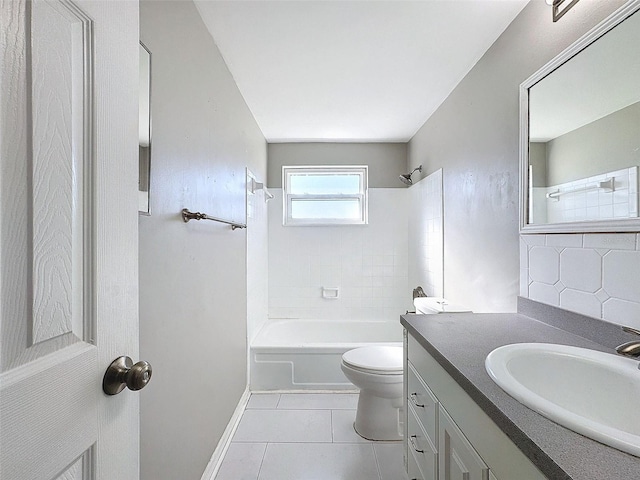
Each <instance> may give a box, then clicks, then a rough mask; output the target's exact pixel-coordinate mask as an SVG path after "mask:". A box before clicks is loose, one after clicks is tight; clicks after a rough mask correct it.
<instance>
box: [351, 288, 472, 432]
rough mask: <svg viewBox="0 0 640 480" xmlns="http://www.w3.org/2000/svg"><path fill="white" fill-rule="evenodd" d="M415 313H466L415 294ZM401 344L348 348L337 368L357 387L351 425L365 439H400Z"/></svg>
mask: <svg viewBox="0 0 640 480" xmlns="http://www.w3.org/2000/svg"><path fill="white" fill-rule="evenodd" d="M413 305H414V306H415V307H416V313H417V314H421V315H431V314H441V313H470V312H471V310H469V309H467V308H464V307H462V306H460V305H452V304H450V303H449V302H448V301H447V300H446V299H444V298H442V297H416V298H414V300H413ZM403 365H404V357H403V351H402V347H392V346H383V345H372V346H369V347H361V348H356V349H354V350H349V351H348V352H346V353H345V354H344V355H342V364H341V365H340V367H341V368H342V371H343V372H344V374H345V376H346V377H347V379H349V381H350V382H351V383H353V384H354V385H355V386H356V387H358V388H359V389H360V396H359V397H358V410H357V412H356V421H355V423H354V425H353V426H354V428H355V430H356V432H357V433H358V435H360V436H361V437H363V438H366V439H367V440H384V441H392V440H402V419H401V408H402V404H403V402H402V383H403V375H404V371H403Z"/></svg>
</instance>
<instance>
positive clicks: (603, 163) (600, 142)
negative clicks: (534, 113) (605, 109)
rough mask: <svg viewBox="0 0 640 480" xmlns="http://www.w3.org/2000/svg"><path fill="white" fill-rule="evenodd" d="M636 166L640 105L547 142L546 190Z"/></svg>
mask: <svg viewBox="0 0 640 480" xmlns="http://www.w3.org/2000/svg"><path fill="white" fill-rule="evenodd" d="M633 165H640V102H639V103H635V104H633V105H630V106H628V107H627V108H623V109H622V110H619V111H617V112H615V113H612V114H611V115H607V116H606V117H604V118H601V119H600V120H597V121H595V122H592V123H589V124H588V125H585V126H584V127H581V128H578V129H576V130H574V131H573V132H569V133H566V134H564V135H562V136H560V137H558V138H554V139H553V140H551V141H549V142H547V171H548V179H547V181H548V182H549V183H548V184H547V186H549V185H558V184H559V183H565V182H571V181H573V180H579V179H581V178H586V177H591V176H594V175H599V174H601V173H606V172H612V171H615V170H620V169H623V168H629V167H631V166H633Z"/></svg>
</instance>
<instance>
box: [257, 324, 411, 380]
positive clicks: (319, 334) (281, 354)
mask: <svg viewBox="0 0 640 480" xmlns="http://www.w3.org/2000/svg"><path fill="white" fill-rule="evenodd" d="M372 344H377V345H397V346H401V345H402V327H401V325H400V322H398V321H395V322H368V321H352V322H347V321H336V320H328V321H322V320H277V321H271V322H268V323H267V324H266V325H265V326H264V327H263V328H262V329H261V330H260V332H259V333H258V335H257V336H256V338H255V340H254V341H253V342H252V344H251V351H250V352H251V353H250V375H251V379H250V383H251V390H253V391H261V390H353V389H355V387H354V386H353V384H351V383H350V382H349V380H347V379H346V377H345V376H344V374H343V373H342V370H341V369H340V361H341V357H342V354H343V353H344V352H346V351H347V350H351V349H352V348H357V347H363V346H366V345H372Z"/></svg>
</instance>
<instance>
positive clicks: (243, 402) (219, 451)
mask: <svg viewBox="0 0 640 480" xmlns="http://www.w3.org/2000/svg"><path fill="white" fill-rule="evenodd" d="M250 396H251V391H250V390H249V385H247V388H246V389H245V391H244V393H243V394H242V396H241V397H240V401H239V402H238V406H237V407H236V409H235V411H234V412H233V415H232V416H231V420H229V423H228V424H227V428H225V429H224V432H223V433H222V437H220V441H219V442H218V446H217V447H216V449H215V450H214V451H213V455H211V460H209V463H208V464H207V468H205V469H204V473H203V474H202V478H201V479H200V480H213V479H214V478H215V476H216V475H217V473H218V470H220V465H221V464H222V460H223V459H224V456H225V454H226V453H227V450H228V449H229V445H231V439H232V438H233V434H234V433H236V429H237V428H238V424H239V423H240V419H241V418H242V414H243V413H244V410H245V408H246V407H247V403H248V402H249V397H250Z"/></svg>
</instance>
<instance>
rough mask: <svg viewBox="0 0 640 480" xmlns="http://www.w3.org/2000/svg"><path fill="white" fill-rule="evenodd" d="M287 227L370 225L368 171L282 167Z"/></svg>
mask: <svg viewBox="0 0 640 480" xmlns="http://www.w3.org/2000/svg"><path fill="white" fill-rule="evenodd" d="M282 186H283V195H282V199H283V203H284V205H283V225H364V224H366V223H367V167H366V166H362V167H360V166H358V167H353V166H349V167H345V166H324V167H282Z"/></svg>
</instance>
